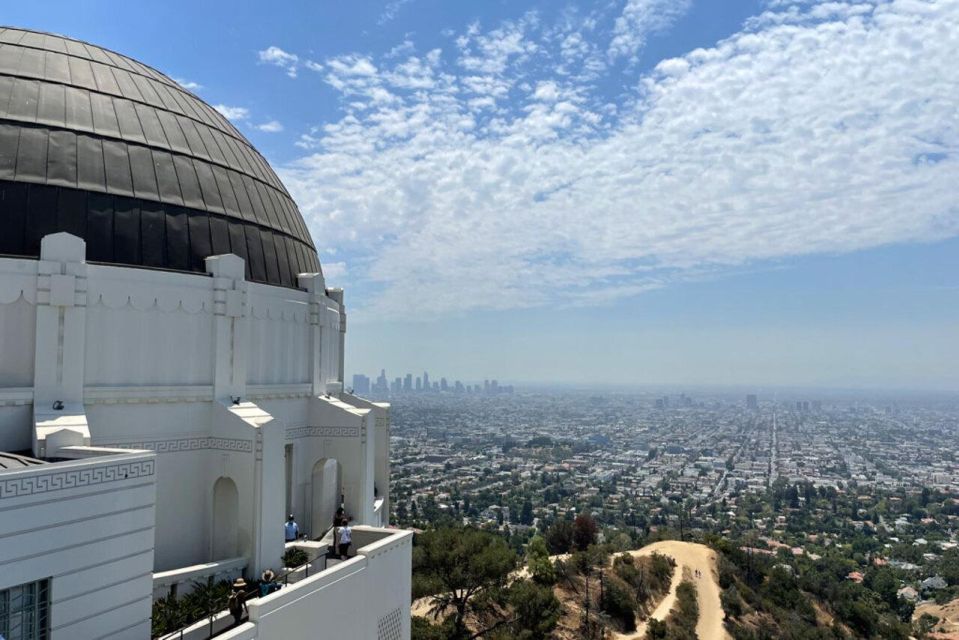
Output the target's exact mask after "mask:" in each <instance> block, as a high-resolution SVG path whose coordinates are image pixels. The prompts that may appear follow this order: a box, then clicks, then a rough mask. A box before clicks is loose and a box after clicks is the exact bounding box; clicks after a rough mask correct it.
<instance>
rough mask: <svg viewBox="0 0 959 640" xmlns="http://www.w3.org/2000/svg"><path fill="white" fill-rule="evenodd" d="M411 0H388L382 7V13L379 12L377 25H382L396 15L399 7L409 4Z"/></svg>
mask: <svg viewBox="0 0 959 640" xmlns="http://www.w3.org/2000/svg"><path fill="white" fill-rule="evenodd" d="M411 1H412V0H390V1H389V2H387V3H386V6H385V7H383V13H381V14H380V17H379V19H378V20H377V21H376V22H377V24H379V25H384V24H386V23H387V22H390V21H391V20H393V19H394V18H396V15H397V14H398V13H399V12H400V9H402V8H403V5H405V4H409V3H410V2H411Z"/></svg>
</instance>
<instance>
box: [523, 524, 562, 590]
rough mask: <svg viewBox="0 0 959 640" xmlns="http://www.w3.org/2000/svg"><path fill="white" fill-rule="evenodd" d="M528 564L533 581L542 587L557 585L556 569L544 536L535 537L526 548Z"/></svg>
mask: <svg viewBox="0 0 959 640" xmlns="http://www.w3.org/2000/svg"><path fill="white" fill-rule="evenodd" d="M526 562H527V566H528V567H529V573H530V575H531V576H532V577H533V581H534V582H536V584H540V585H546V586H549V585H553V584H555V583H556V568H555V567H554V566H553V562H552V560H550V559H549V550H548V549H547V548H546V541H545V540H544V539H543V538H542V536H535V537H534V538H533V539H532V540H530V541H529V546H528V547H527V548H526Z"/></svg>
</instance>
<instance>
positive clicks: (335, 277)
mask: <svg viewBox="0 0 959 640" xmlns="http://www.w3.org/2000/svg"><path fill="white" fill-rule="evenodd" d="M322 268H323V278H324V279H325V280H326V283H327V284H333V283H335V282H340V281H342V279H343V278H344V277H345V276H346V263H345V262H324V263H323V267H322Z"/></svg>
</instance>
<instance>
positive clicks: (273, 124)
mask: <svg viewBox="0 0 959 640" xmlns="http://www.w3.org/2000/svg"><path fill="white" fill-rule="evenodd" d="M256 128H257V129H259V130H260V131H264V132H266V133H279V132H280V131H283V124H282V123H281V122H279V121H278V120H270V121H269V122H264V123H263V124H258V125H256Z"/></svg>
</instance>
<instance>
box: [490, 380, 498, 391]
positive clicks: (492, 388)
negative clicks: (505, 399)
mask: <svg viewBox="0 0 959 640" xmlns="http://www.w3.org/2000/svg"><path fill="white" fill-rule="evenodd" d="M489 390H490V393H497V392H499V383H498V382H497V381H496V380H493V381H492V382H490V383H489Z"/></svg>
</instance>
